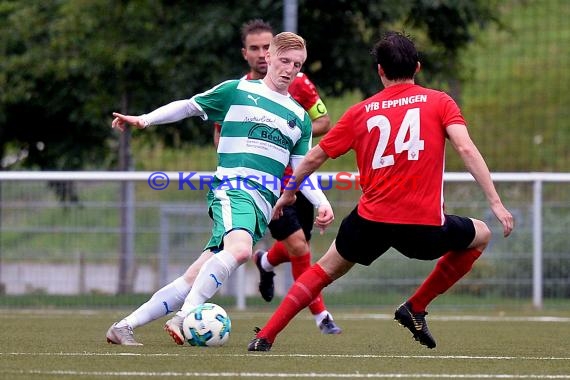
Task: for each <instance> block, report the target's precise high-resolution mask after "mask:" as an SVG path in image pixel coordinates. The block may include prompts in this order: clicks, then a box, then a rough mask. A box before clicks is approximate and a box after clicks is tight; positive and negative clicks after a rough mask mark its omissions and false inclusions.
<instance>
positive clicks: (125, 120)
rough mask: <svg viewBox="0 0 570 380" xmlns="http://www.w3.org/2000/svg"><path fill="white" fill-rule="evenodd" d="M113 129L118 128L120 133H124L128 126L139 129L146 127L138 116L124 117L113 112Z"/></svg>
mask: <svg viewBox="0 0 570 380" xmlns="http://www.w3.org/2000/svg"><path fill="white" fill-rule="evenodd" d="M113 116H114V117H115V118H114V119H113V122H112V123H111V127H112V128H117V129H118V130H119V131H121V132H124V131H125V129H126V125H127V124H131V125H133V126H134V127H135V128H137V129H143V128H144V127H145V126H144V124H143V122H142V120H141V118H140V117H138V116H130V115H122V114H120V113H118V112H113Z"/></svg>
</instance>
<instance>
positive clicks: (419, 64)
mask: <svg viewBox="0 0 570 380" xmlns="http://www.w3.org/2000/svg"><path fill="white" fill-rule="evenodd" d="M421 69H422V64H421V63H420V62H419V61H418V64H417V65H416V74H417V73H419V72H420V70H421Z"/></svg>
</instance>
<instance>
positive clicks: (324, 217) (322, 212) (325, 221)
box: [315, 203, 334, 235]
mask: <svg viewBox="0 0 570 380" xmlns="http://www.w3.org/2000/svg"><path fill="white" fill-rule="evenodd" d="M333 220H334V212H333V209H332V207H331V205H330V204H328V203H323V204H322V205H320V206H319V209H318V214H317V217H316V218H315V226H317V227H319V229H320V230H321V235H322V234H323V233H324V232H325V230H326V228H327V227H328V226H330V224H331V223H332V222H333Z"/></svg>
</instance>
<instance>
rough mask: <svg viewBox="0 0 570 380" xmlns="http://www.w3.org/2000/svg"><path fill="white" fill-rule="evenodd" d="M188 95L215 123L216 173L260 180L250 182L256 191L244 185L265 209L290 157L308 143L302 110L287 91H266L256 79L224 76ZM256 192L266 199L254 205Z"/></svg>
mask: <svg viewBox="0 0 570 380" xmlns="http://www.w3.org/2000/svg"><path fill="white" fill-rule="evenodd" d="M190 100H191V101H192V102H193V103H194V104H195V105H196V106H197V107H198V108H199V109H200V110H201V111H203V112H204V113H205V116H206V118H207V119H210V120H212V121H218V122H221V125H222V127H221V132H220V142H219V145H218V158H219V166H218V167H217V169H216V177H218V178H220V179H223V180H231V179H236V178H237V179H239V180H244V179H245V180H247V181H248V182H249V181H253V182H255V183H256V184H257V185H261V186H255V187H256V188H257V190H259V193H257V192H256V191H255V189H249V188H245V189H244V190H246V191H248V192H249V193H250V194H251V195H252V196H253V197H254V199H255V200H256V203H257V204H258V206H259V207H260V208H261V210H263V211H265V210H267V208H268V207H269V209H271V208H272V207H273V205H274V204H275V202H276V201H277V198H278V197H279V194H280V191H281V178H282V177H283V172H284V170H285V167H286V166H287V165H288V164H289V161H290V157H291V156H295V155H298V156H304V155H305V154H306V153H307V152H308V151H309V149H310V147H311V136H312V126H311V120H310V118H309V115H308V114H307V112H306V111H305V110H304V109H303V107H301V105H299V103H297V102H296V101H295V100H294V99H292V98H291V96H289V95H281V94H279V93H277V92H275V91H272V90H270V89H269V88H268V87H267V86H266V85H265V83H263V81H262V80H229V81H226V82H223V83H221V84H219V85H217V86H215V87H213V88H212V89H210V90H208V91H205V92H203V93H201V94H197V95H195V96H193V97H192V99H190ZM242 188H243V186H242ZM255 193H257V194H255ZM260 194H261V195H262V196H263V198H264V200H265V202H268V203H269V204H265V205H262V204H260V202H261V203H265V202H264V201H263V200H262V199H259V195H260ZM264 213H265V212H264ZM266 215H270V214H266Z"/></svg>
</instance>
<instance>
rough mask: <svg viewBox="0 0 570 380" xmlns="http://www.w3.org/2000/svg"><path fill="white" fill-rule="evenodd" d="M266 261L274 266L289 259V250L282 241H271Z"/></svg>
mask: <svg viewBox="0 0 570 380" xmlns="http://www.w3.org/2000/svg"><path fill="white" fill-rule="evenodd" d="M267 261H269V264H271V265H273V266H274V267H276V266H277V265H279V264H283V263H286V262H288V261H289V252H287V248H285V246H284V245H283V243H281V242H280V241H276V242H275V243H273V246H272V247H271V248H269V251H267Z"/></svg>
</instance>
